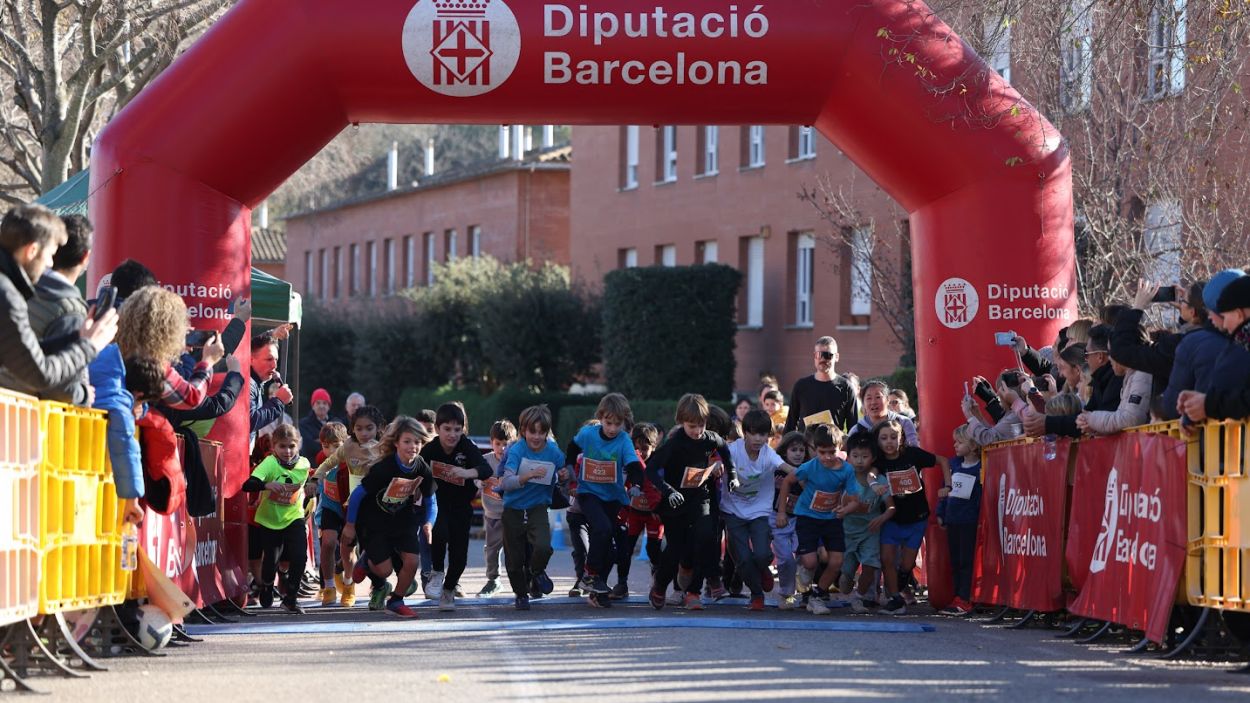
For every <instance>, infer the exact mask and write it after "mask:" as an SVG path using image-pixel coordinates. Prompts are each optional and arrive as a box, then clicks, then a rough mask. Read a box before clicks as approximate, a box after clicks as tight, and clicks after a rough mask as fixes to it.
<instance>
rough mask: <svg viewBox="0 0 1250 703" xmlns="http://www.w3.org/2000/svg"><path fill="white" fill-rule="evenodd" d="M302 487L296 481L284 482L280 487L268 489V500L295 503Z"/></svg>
mask: <svg viewBox="0 0 1250 703" xmlns="http://www.w3.org/2000/svg"><path fill="white" fill-rule="evenodd" d="M303 488H304V487H303V486H301V485H300V484H298V483H284V484H282V488H281V489H279V490H276V491H275V490H271V491H269V501H270V502H271V503H277V504H278V505H295V504H296V503H298V502H299V499H300V496H301V495H302V494H303V493H304V491H303V490H302V489H303Z"/></svg>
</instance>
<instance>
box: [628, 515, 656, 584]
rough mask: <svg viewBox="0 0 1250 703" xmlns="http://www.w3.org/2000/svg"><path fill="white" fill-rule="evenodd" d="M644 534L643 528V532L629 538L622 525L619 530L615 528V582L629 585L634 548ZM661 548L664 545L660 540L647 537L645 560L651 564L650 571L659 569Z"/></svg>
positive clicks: (645, 531)
mask: <svg viewBox="0 0 1250 703" xmlns="http://www.w3.org/2000/svg"><path fill="white" fill-rule="evenodd" d="M646 533H647V530H646V528H643V530H642V531H640V532H639V533H638V534H636V535H634V536H633V537H630V536H629V530H628V529H627V528H626V527H625V526H624V525H621V526H620V527H619V528H617V530H616V549H617V551H616V580H617V581H619V582H621V583H629V569H630V567H631V566H632V565H633V561H634V547H637V546H638V540H639V539H641V538H642V536H643V535H644V534H646ZM663 547H664V545H662V544H661V543H660V540H658V539H653V538H652V537H651V536H650V535H647V546H646V549H647V559H648V560H649V561H650V562H651V570H652V571H655V570H656V569H658V568H659V567H660V560H661V559H663V558H664V557H663V553H662V552H661V550H662V549H663Z"/></svg>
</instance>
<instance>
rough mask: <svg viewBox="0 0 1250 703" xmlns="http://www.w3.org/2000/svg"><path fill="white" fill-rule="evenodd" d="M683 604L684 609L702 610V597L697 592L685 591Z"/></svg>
mask: <svg viewBox="0 0 1250 703" xmlns="http://www.w3.org/2000/svg"><path fill="white" fill-rule="evenodd" d="M685 605H686V610H703V599H702V598H701V597H699V594H698V593H687V594H686V599H685Z"/></svg>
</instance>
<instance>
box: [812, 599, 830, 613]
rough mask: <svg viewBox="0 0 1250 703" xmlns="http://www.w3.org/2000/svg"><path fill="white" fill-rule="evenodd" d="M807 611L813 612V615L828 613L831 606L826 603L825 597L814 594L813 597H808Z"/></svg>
mask: <svg viewBox="0 0 1250 703" xmlns="http://www.w3.org/2000/svg"><path fill="white" fill-rule="evenodd" d="M807 612H809V613H811V614H812V615H828V614H829V606H827V605H825V601H824V599H823V598H817V597H816V596H812V597H811V598H808V599H807Z"/></svg>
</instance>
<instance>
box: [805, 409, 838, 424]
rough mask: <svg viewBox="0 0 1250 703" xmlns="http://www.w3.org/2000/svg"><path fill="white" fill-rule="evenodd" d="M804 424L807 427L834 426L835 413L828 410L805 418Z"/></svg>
mask: <svg viewBox="0 0 1250 703" xmlns="http://www.w3.org/2000/svg"><path fill="white" fill-rule="evenodd" d="M803 424H804V425H806V426H807V427H815V426H816V425H832V424H833V413H831V412H829V411H828V410H821V411H820V412H818V413H813V414H811V415H808V416H807V417H805V418H803Z"/></svg>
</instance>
